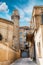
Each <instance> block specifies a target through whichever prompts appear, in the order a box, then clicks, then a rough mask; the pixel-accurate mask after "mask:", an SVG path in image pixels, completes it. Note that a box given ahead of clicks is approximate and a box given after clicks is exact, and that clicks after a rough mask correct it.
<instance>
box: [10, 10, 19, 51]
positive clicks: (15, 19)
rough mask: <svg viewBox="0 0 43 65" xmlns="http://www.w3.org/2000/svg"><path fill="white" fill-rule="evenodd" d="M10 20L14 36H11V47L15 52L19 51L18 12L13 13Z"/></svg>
mask: <svg viewBox="0 0 43 65" xmlns="http://www.w3.org/2000/svg"><path fill="white" fill-rule="evenodd" d="M11 19H12V21H13V22H14V36H13V38H14V42H13V43H14V44H13V46H14V48H15V49H16V50H19V19H20V16H19V13H18V10H15V11H13V14H12V16H11Z"/></svg>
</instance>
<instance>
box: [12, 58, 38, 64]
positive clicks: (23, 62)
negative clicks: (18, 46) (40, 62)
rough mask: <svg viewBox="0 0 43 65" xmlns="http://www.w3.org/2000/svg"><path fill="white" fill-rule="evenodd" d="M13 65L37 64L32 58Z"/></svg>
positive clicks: (22, 59)
mask: <svg viewBox="0 0 43 65" xmlns="http://www.w3.org/2000/svg"><path fill="white" fill-rule="evenodd" d="M11 65H37V64H36V62H34V61H32V59H30V58H21V59H18V60H16V61H15V62H14V63H12V64H11Z"/></svg>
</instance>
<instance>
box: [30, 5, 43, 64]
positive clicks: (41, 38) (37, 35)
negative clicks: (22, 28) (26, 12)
mask: <svg viewBox="0 0 43 65" xmlns="http://www.w3.org/2000/svg"><path fill="white" fill-rule="evenodd" d="M30 27H31V29H33V34H34V38H33V39H34V40H33V41H34V44H35V46H34V47H35V48H34V49H35V51H34V52H35V54H36V55H35V56H36V57H35V58H36V61H37V63H38V64H39V65H43V6H35V7H34V8H33V12H32V19H31V24H30Z"/></svg>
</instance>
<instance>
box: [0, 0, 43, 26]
mask: <svg viewBox="0 0 43 65" xmlns="http://www.w3.org/2000/svg"><path fill="white" fill-rule="evenodd" d="M35 5H38V6H40V5H43V0H0V18H5V19H8V20H11V15H12V12H13V10H15V9H17V10H18V11H19V15H20V20H19V23H20V26H29V25H30V20H31V16H32V10H33V7H34V6H35Z"/></svg>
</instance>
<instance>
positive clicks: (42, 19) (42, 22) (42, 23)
mask: <svg viewBox="0 0 43 65" xmlns="http://www.w3.org/2000/svg"><path fill="white" fill-rule="evenodd" d="M42 24H43V14H42Z"/></svg>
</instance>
